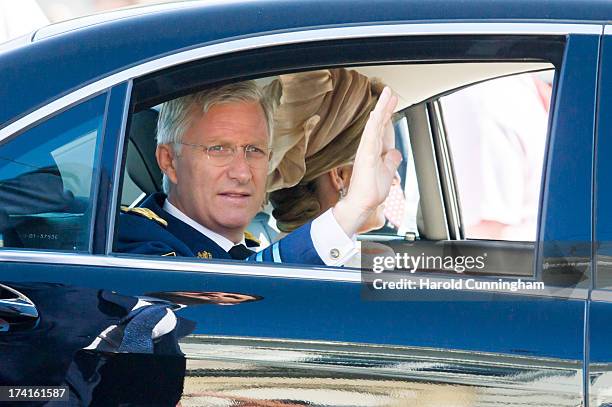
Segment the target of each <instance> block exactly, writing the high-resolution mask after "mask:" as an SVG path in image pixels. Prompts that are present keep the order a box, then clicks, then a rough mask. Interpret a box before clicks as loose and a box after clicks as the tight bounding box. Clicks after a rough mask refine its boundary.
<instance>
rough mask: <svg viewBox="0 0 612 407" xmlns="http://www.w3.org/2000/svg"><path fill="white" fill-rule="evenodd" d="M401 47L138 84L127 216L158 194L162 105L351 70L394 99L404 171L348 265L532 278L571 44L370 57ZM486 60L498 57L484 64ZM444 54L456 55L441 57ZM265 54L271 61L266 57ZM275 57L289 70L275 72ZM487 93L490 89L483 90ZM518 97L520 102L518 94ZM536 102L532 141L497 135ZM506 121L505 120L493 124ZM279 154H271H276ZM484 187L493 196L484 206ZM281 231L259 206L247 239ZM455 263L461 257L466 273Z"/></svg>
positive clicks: (460, 40) (255, 60)
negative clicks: (379, 262) (206, 92)
mask: <svg viewBox="0 0 612 407" xmlns="http://www.w3.org/2000/svg"><path fill="white" fill-rule="evenodd" d="M372 41H374V42H376V40H372ZM403 41H406V42H407V43H410V45H411V47H407V48H406V49H407V50H408V51H406V53H412V54H414V56H405V57H401V58H400V57H397V56H396V57H394V58H392V62H387V61H388V60H389V56H385V57H380V59H379V60H378V61H379V62H372V59H374V60H375V61H376V59H377V58H376V57H375V56H372V55H370V56H368V58H370V59H369V60H363V61H359V58H361V57H357V56H356V55H357V51H358V49H361V48H360V47H361V46H360V45H358V44H354V43H347V44H339V45H338V46H339V47H345V48H346V49H347V51H346V52H347V54H346V58H349V56H350V58H353V59H354V60H355V61H357V62H355V61H353V63H345V64H341V63H340V64H338V63H335V64H327V65H326V63H325V62H324V60H325V58H328V59H330V58H331V59H333V57H330V56H329V55H327V54H324V56H322V57H321V58H322V59H321V62H320V65H319V66H318V67H317V66H313V64H311V65H308V68H303V66H306V65H301V66H302V68H300V63H299V61H295V60H291V61H289V60H287V59H283V58H281V56H283V55H284V52H288V54H290V55H295V52H294V51H295V50H294V49H293V47H287V50H284V49H283V48H282V47H280V48H277V49H271V50H263V51H261V52H258V53H246V54H245V55H236V56H232V58H235V59H236V61H238V60H240V61H242V62H241V63H240V64H234V65H232V66H233V68H232V69H234V70H235V72H234V71H231V70H230V71H231V72H230V71H227V70H224V68H223V67H224V66H225V65H223V61H224V57H219V58H214V59H211V60H210V61H196V62H192V63H190V64H188V65H185V66H182V67H176V68H172V69H168V70H167V71H165V72H159V73H155V74H151V75H149V76H148V77H143V78H140V79H139V80H138V81H136V82H135V85H134V91H133V98H132V101H131V104H132V113H131V116H130V118H129V120H128V123H129V125H128V135H129V139H128V140H127V150H126V154H127V155H126V164H125V168H124V173H123V190H122V193H121V205H123V206H133V207H135V206H138V205H140V204H141V203H142V201H143V199H144V198H145V197H146V196H148V195H150V194H151V193H154V192H159V191H161V177H162V174H161V172H160V170H159V168H158V166H157V163H156V159H155V132H156V121H157V115H158V112H159V109H160V106H161V105H162V104H163V103H164V102H166V101H169V100H173V99H175V98H177V97H181V96H185V95H188V94H191V93H194V92H197V91H200V90H203V89H207V88H210V87H212V86H216V85H221V84H227V83H239V82H240V81H243V80H255V82H256V83H257V84H258V85H259V86H260V87H262V88H263V87H266V86H269V85H270V84H271V83H273V82H274V81H275V80H277V79H278V78H279V77H281V76H282V75H287V74H291V75H299V74H306V73H309V72H313V71H316V70H317V69H319V70H324V69H332V68H329V66H330V65H331V66H333V69H339V68H344V69H346V70H349V71H350V70H354V71H356V72H358V73H359V75H363V76H365V77H367V78H369V79H370V80H374V79H376V80H379V81H380V82H382V83H384V84H387V85H389V86H390V87H391V88H392V89H393V90H394V91H395V92H396V93H397V94H398V97H399V103H398V106H397V108H396V111H395V115H394V117H393V126H394V132H395V144H396V148H397V149H398V150H399V151H400V153H401V155H402V163H401V165H400V167H399V169H398V177H397V182H396V185H395V187H392V189H391V193H390V196H389V197H388V199H387V201H386V202H385V208H384V215H385V221H384V224H382V225H379V226H378V227H376V228H369V229H368V230H365V231H361V233H359V235H358V236H357V240H358V243H359V246H360V247H361V254H362V256H361V257H356V259H357V260H356V261H354V262H351V263H350V264H346V265H347V266H348V267H355V268H357V269H359V268H362V269H363V268H365V269H373V267H374V265H373V264H372V259H371V258H370V259H369V260H367V259H366V260H365V261H364V258H366V257H367V254H368V253H374V252H376V251H377V250H378V249H377V248H376V245H380V244H382V245H384V246H385V247H388V248H390V249H391V250H392V251H393V253H395V254H397V253H400V254H402V255H404V254H406V255H408V256H412V257H411V258H412V259H413V260H415V261H418V262H419V263H418V265H419V267H416V268H415V267H413V268H411V269H410V270H409V271H410V272H415V271H422V272H435V273H442V274H443V275H447V276H448V275H451V276H453V275H457V274H460V275H463V274H470V273H473V274H477V275H482V276H500V277H509V278H511V277H513V276H516V277H530V278H533V277H535V270H536V265H535V263H534V259H535V257H536V256H535V254H536V249H537V247H536V246H537V245H536V244H535V242H536V241H537V230H538V216H539V211H540V208H539V206H540V200H541V199H540V195H541V193H540V191H541V189H542V185H543V177H542V174H543V171H542V170H543V168H545V157H546V154H545V151H546V149H547V148H548V146H547V144H546V143H547V139H548V127H549V126H548V121H549V116H548V111H549V109H550V105H551V104H553V103H554V96H553V95H554V92H553V88H554V86H553V80H552V79H553V78H554V75H555V72H556V71H557V70H558V68H559V67H560V65H561V57H562V55H563V54H562V51H563V46H564V42H563V41H564V40H563V39H562V38H557V37H546V38H536V37H533V38H528V37H525V38H522V37H521V38H512V39H508V40H507V41H509V43H512V44H514V46H513V47H505V48H503V49H502V45H501V44H502V43H503V42H504V41H502V40H501V39H499V38H495V39H494V41H493V42H492V41H490V40H489V39H487V38H485V37H478V36H476V37H469V36H467V37H455V38H450V39H449V41H452V42H454V43H456V45H457V46H461V47H467V46H469V47H476V48H474V49H478V50H479V52H481V55H479V56H475V57H474V58H473V59H471V60H462V59H461V58H457V57H456V56H455V55H454V54H453V53H452V50H450V48H448V47H447V46H444V47H441V45H440V44H441V42H440V41H441V40H440V39H439V38H429V37H423V38H418V39H417V38H407V39H401V40H397V41H388V42H386V41H385V40H381V41H380V42H381V47H380V48H372V49H376V50H377V52H380V53H381V55H382V54H383V53H384V52H390V51H389V49H390V48H385V47H388V46H390V45H391V44H392V45H393V47H394V49H400V48H401V47H400V45H402V43H403ZM536 43H537V44H540V45H542V44H544V43H545V44H548V45H549V46H548V47H541V48H542V49H546V51H545V52H543V53H541V54H538V52H536V51H534V49H535V48H533V45H534V44H536ZM492 44H494V45H495V47H498V48H499V49H498V51H497V52H493V51H491V48H490V47H491V46H492ZM296 47H297V48H299V47H300V46H299V45H296ZM317 47H320V48H321V49H325V44H323V45H321V44H314V45H312V47H311V48H310V51H311V52H312V53H313V55H314V54H316V52H318V51H316V50H315V49H318V48H317ZM398 47H399V48H398ZM495 47H494V48H495ZM401 49H404V48H401ZM313 50H315V51H313ZM394 52H399V51H394ZM490 52H493V54H492V55H490V56H484V55H486V54H487V53H490ZM504 53H506V54H507V55H505V54H504ZM256 54H257V55H256ZM445 54H449V55H450V56H449V57H443V55H445ZM451 54H452V55H451ZM502 54H504V55H505V56H502ZM264 55H266V56H269V57H270V58H269V59H266V58H263V56H264ZM322 55H323V54H322ZM436 55H438V57H435V56H436ZM274 58H279V59H278V61H282V62H278V64H276V65H275V64H274V62H273V60H274ZM411 58H414V59H411ZM298 59H299V58H298ZM249 66H250V68H249V69H247V67H249ZM215 78H216V79H215ZM536 79H537V81H536ZM513 81H517V82H520V83H528V86H527V85H526V86H525V87H524V88H522V89H519V88H518V87H517V86H512V85H504V84H506V83H508V82H509V83H512V82H513ZM538 81H539V82H538ZM483 88H484V89H492V90H490V91H482V90H481V89H483ZM504 88H505V89H504ZM519 91H524V92H525V93H524V94H523V95H520V94H519ZM478 92H480V93H481V94H482V93H483V92H488V93H489V94H490V95H492V97H493V99H495V100H497V102H498V103H500V104H502V106H503V107H502V108H501V109H498V110H496V111H494V112H493V104H494V102H491V101H488V100H485V98H484V97H481V98H479V97H478V96H471V95H472V94H476V93H478ZM469 98H474V99H475V100H476V102H474V105H475V107H471V104H470V103H468V100H469ZM534 101H535V102H534ZM532 102H534V103H537V105H536V106H537V108H538V109H540V110H539V111H540V113H542V114H540V115H539V116H538V118H537V120H536V121H537V125H535V127H537V129H536V130H534V131H533V133H534V134H535V133H537V135H536V136H532V135H531V133H530V134H527V135H525V134H522V133H521V132H523V130H524V129H523V128H517V129H513V128H509V129H501V127H503V123H504V121H506V122H509V123H516V122H519V121H520V122H521V123H522V122H526V120H519V119H518V118H522V117H523V116H525V115H524V114H523V112H524V111H525V109H526V108H527V109H529V110H530V112H531V113H534V111H535V109H532V108H531V105H530V104H531V103H532ZM476 103H480V104H481V105H484V107H482V106H481V107H478V106H476ZM512 106H514V107H515V109H512V108H510V107H512ZM468 108H470V109H471V110H470V109H468ZM500 114H501V115H502V116H504V117H501V118H500V117H498V116H499V115H500ZM496 115H497V116H496ZM477 123H483V125H482V127H483V128H482V129H480V130H479V132H476V131H472V130H471V127H470V126H475V125H476V124H477ZM500 123H501V124H500ZM528 126H529V124H525V126H523V127H528ZM466 134H467V135H466ZM483 139H486V140H485V141H483ZM496 139H500V140H502V141H503V142H505V143H506V144H505V146H506V147H507V148H504V149H501V151H495V150H492V151H485V147H487V146H488V145H498V144H500V143H497V142H496V141H495V140H496ZM532 141H533V145H530V144H529V143H531V142H532ZM496 143H497V144H496ZM475 145H477V146H478V148H474V146H475ZM510 147H511V149H510ZM275 148H277V146H275V145H274V144H273V145H271V150H272V153H273V154H274V150H275ZM510 152H512V154H510ZM521 158H524V161H523V162H521ZM500 179H501V180H503V181H500ZM478 188H480V189H481V190H486V191H487V194H488V195H487V196H485V195H484V193H483V192H479V191H478ZM487 188H488V189H487ZM475 202H476V203H475ZM477 211H481V212H482V214H481V215H479V216H482V219H481V222H480V223H481V224H478V222H476V221H475V219H477V218H476V216H477ZM493 215H498V216H497V217H495V216H493ZM502 215H503V216H502ZM277 221H278V219H276V216H275V212H274V207H273V205H271V203H270V202H268V203H267V204H266V205H262V207H261V208H260V211H259V213H258V214H257V215H256V216H255V217H254V218H253V220H252V222H251V224H250V225H249V227H248V228H247V230H248V231H250V232H251V233H252V234H253V235H255V236H256V237H257V238H259V240H261V241H262V243H263V244H262V246H263V247H265V246H267V245H269V244H273V243H274V242H275V241H278V239H280V238H282V237H283V231H282V230H281V229H282V228H279V224H278V222H277ZM519 223H520V224H521V225H522V226H520V227H523V226H524V229H523V232H520V233H519V232H517V230H519V229H520V227H519V226H517V225H518V224H519ZM491 224H493V226H495V227H496V228H497V229H495V230H496V232H495V233H493V232H490V231H489V232H490V233H482V230H484V229H486V228H487V227H489V229H491V230H492V229H494V228H493V227H492V225H491ZM478 227H480V229H478ZM501 229H504V233H501V232H500V231H499V230H501ZM511 231H512V233H511ZM363 254H366V256H363ZM370 257H371V256H370ZM449 257H451V258H453V259H454V257H457V258H460V260H458V261H459V263H457V262H456V261H455V260H453V259H450V260H449ZM213 260H214V259H213ZM445 260H446V261H445ZM413 264H417V263H413ZM416 269H418V270H416Z"/></svg>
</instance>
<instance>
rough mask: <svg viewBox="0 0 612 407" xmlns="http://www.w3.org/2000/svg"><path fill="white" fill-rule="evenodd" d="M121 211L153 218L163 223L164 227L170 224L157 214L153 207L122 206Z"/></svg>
mask: <svg viewBox="0 0 612 407" xmlns="http://www.w3.org/2000/svg"><path fill="white" fill-rule="evenodd" d="M121 212H125V213H135V214H136V215H139V216H142V217H144V218H147V219H149V220H153V221H155V222H157V223H159V224H160V225H162V226H163V227H166V226H168V222H166V220H165V219H163V218H161V217H160V216H159V215H158V214H156V213H155V212H153V211H152V210H151V209H148V208H128V207H127V206H122V207H121Z"/></svg>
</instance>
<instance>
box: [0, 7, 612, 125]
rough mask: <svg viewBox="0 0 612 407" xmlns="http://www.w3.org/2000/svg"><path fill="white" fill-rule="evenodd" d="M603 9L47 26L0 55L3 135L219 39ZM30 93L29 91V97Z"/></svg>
mask: <svg viewBox="0 0 612 407" xmlns="http://www.w3.org/2000/svg"><path fill="white" fill-rule="evenodd" d="M609 16H612V2H610V1H608V0H541V1H537V2H535V1H533V0H496V1H490V0H469V1H466V0H428V1H422V0H377V1H371V0H335V1H330V0H300V1H295V0H277V1H272V0H257V1H194V2H183V3H171V4H165V5H156V6H148V7H141V8H135V9H128V10H119V11H114V12H111V13H107V14H101V15H95V16H89V17H84V18H81V19H76V20H73V21H68V22H65V23H61V24H57V25H51V26H49V27H46V28H43V29H41V30H39V31H38V32H36V33H35V34H34V35H33V37H31V38H33V41H31V42H29V43H26V42H27V41H23V40H22V41H20V42H18V43H17V45H15V46H13V47H4V48H2V50H0V66H1V67H2V68H1V69H0V93H1V94H2V95H3V99H4V100H10V101H11V102H10V103H3V105H4V106H3V107H2V108H1V109H0V128H2V127H5V126H6V125H8V124H9V123H10V122H12V121H14V120H15V119H16V118H19V117H22V116H24V115H25V114H27V113H28V112H31V111H33V110H35V109H36V108H38V107H40V106H42V105H44V104H45V103H48V102H49V101H52V100H54V99H57V98H58V97H60V96H62V95H65V94H68V93H70V92H71V91H73V90H76V89H78V88H80V87H82V86H83V85H86V84H88V83H92V82H94V81H96V80H98V79H101V78H104V77H106V76H108V75H110V74H112V73H115V72H118V71H120V70H123V69H126V68H128V67H130V66H134V65H137V64H139V63H142V62H144V61H148V60H152V59H155V58H159V57H160V56H163V55H168V54H171V53H174V52H176V51H177V50H187V49H190V48H194V47H198V46H202V45H203V44H206V43H214V42H218V41H222V40H223V39H226V38H241V37H242V38H244V37H248V36H253V35H257V34H260V33H264V32H265V33H271V32H275V33H278V32H288V31H295V30H304V29H314V28H323V27H340V26H354V25H371V24H375V23H378V24H393V23H398V22H415V23H435V22H440V23H442V22H484V21H486V22H547V23H551V22H556V23H587V24H602V23H606V22H607V21H608V19H609ZM31 90H33V91H31Z"/></svg>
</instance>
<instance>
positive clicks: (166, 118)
mask: <svg viewBox="0 0 612 407" xmlns="http://www.w3.org/2000/svg"><path fill="white" fill-rule="evenodd" d="M236 102H258V103H259V104H260V105H261V107H262V109H263V111H264V114H265V116H266V121H267V123H268V140H271V138H272V129H273V126H274V119H273V108H272V104H271V103H270V101H269V100H268V99H267V98H265V97H264V95H263V93H262V91H261V90H260V88H259V87H258V86H257V84H255V82H254V81H244V82H238V83H231V84H229V85H223V86H219V87H216V88H211V89H206V90H203V91H201V92H197V93H192V94H190V95H187V96H183V97H180V98H177V99H173V100H169V101H168V102H165V103H164V104H162V106H161V109H160V111H159V117H158V119H157V145H160V144H172V145H173V146H172V148H173V151H174V153H175V154H179V153H180V152H181V145H180V144H179V143H181V142H182V140H183V134H185V131H187V129H188V128H189V127H190V126H191V120H192V119H193V117H194V115H193V113H194V112H198V113H202V114H203V113H206V112H208V110H210V108H211V107H213V106H214V105H217V104H223V103H236ZM194 109H195V110H194ZM162 186H163V189H164V192H165V193H168V192H169V191H170V180H169V179H168V177H166V174H164V178H163V181H162Z"/></svg>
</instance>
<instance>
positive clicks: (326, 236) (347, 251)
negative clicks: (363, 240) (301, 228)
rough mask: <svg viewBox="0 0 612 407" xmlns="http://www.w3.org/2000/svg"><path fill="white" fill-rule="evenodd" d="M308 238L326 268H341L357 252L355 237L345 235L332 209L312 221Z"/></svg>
mask: <svg viewBox="0 0 612 407" xmlns="http://www.w3.org/2000/svg"><path fill="white" fill-rule="evenodd" d="M310 238H311V239H312V244H313V246H314V248H315V250H316V251H317V254H318V255H319V257H320V258H321V260H323V262H324V263H325V264H326V265H327V266H342V265H344V263H345V262H346V261H347V260H349V259H350V258H351V257H353V256H354V255H355V253H357V252H358V249H357V235H353V236H351V237H349V236H347V235H346V233H345V232H344V230H342V228H341V227H340V225H339V224H338V221H337V220H336V218H335V217H334V213H333V212H332V209H328V210H327V211H325V212H324V213H323V214H322V215H321V216H319V217H318V218H316V219H315V220H313V221H312V225H311V226H310Z"/></svg>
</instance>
